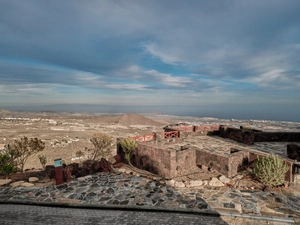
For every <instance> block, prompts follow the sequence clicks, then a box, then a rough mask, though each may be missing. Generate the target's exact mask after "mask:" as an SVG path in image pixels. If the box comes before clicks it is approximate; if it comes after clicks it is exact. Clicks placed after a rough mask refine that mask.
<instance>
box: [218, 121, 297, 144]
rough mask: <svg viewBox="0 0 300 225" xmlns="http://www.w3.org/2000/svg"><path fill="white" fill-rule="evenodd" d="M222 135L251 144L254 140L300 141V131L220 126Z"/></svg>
mask: <svg viewBox="0 0 300 225" xmlns="http://www.w3.org/2000/svg"><path fill="white" fill-rule="evenodd" d="M219 131H220V134H219V135H220V137H223V138H229V139H231V140H234V141H237V142H240V143H244V144H248V145H251V144H253V143H254V142H272V141H273V142H275V141H276V142H292V141H300V132H262V131H256V130H247V129H244V130H243V129H237V128H232V127H227V126H223V125H221V126H220V130H219Z"/></svg>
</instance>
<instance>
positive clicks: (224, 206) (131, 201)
mask: <svg viewBox="0 0 300 225" xmlns="http://www.w3.org/2000/svg"><path fill="white" fill-rule="evenodd" d="M1 201H2V202H6V203H9V202H12V201H21V202H41V203H59V204H60V203H61V204H73V205H78V206H80V205H103V206H107V207H109V206H111V207H118V208H133V209H148V208H151V209H157V210H159V209H168V210H181V211H193V212H199V213H216V212H225V213H236V214H247V215H254V216H273V217H282V218H287V217H294V218H300V198H299V197H295V196H286V195H276V194H274V193H272V192H262V191H254V190H235V189H231V188H229V187H209V186H202V187H198V188H177V189H176V188H174V187H171V186H167V185H165V184H162V183H160V182H159V181H153V180H149V179H146V178H143V177H140V176H132V175H129V174H123V173H120V172H115V173H97V174H94V175H88V176H86V177H80V178H77V179H73V180H72V181H71V182H69V183H65V184H62V185H58V186H56V185H51V186H45V187H8V186H6V187H0V202H1Z"/></svg>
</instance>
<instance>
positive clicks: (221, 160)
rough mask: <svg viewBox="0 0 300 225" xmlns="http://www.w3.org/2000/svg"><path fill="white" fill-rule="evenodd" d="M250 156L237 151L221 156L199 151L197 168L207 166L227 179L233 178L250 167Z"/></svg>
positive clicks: (197, 153) (197, 152)
mask: <svg viewBox="0 0 300 225" xmlns="http://www.w3.org/2000/svg"><path fill="white" fill-rule="evenodd" d="M248 154H249V153H248V152H245V151H237V152H234V153H232V154H228V155H221V154H217V153H213V152H208V151H205V150H202V149H198V150H197V151H196V164H197V166H200V165H205V166H207V167H208V168H210V169H214V170H217V171H218V172H219V173H221V174H223V175H225V176H227V177H233V176H235V175H236V174H237V173H238V172H240V171H242V170H244V167H246V166H247V165H248V157H249V155H248Z"/></svg>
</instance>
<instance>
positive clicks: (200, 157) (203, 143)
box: [117, 124, 300, 182]
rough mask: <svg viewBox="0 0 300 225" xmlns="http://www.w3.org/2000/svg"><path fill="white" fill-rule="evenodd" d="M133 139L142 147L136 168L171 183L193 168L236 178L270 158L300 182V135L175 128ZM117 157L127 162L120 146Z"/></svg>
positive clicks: (288, 177) (222, 128) (136, 156)
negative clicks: (261, 159)
mask: <svg viewBox="0 0 300 225" xmlns="http://www.w3.org/2000/svg"><path fill="white" fill-rule="evenodd" d="M132 138H133V139H135V140H136V141H137V143H138V148H137V150H136V151H135V152H134V154H133V155H132V164H133V165H134V166H136V167H137V168H140V169H143V170H147V171H150V172H152V173H155V174H158V175H160V176H163V177H165V178H167V179H171V178H174V177H178V176H182V175H187V174H189V173H190V171H189V168H190V166H193V165H195V166H197V167H199V168H202V169H209V170H216V171H218V172H219V173H221V174H223V175H225V176H227V177H233V176H235V175H237V174H238V173H239V172H241V171H243V170H245V169H247V168H248V167H251V166H252V164H253V162H254V160H255V159H257V158H258V157H263V156H266V155H268V154H275V155H278V156H279V157H280V158H282V159H283V160H284V161H285V162H286V164H287V165H288V166H289V170H288V172H287V173H286V180H287V181H289V182H297V180H298V179H299V175H298V170H299V169H298V166H299V164H298V161H299V160H300V147H299V142H300V132H278V131H276V132H267V131H261V130H256V129H252V128H249V127H242V126H241V127H240V128H239V129H238V128H232V127H227V126H223V125H218V124H216V125H210V126H194V125H192V126H191V125H188V124H175V125H169V126H167V127H164V131H163V132H156V133H152V134H146V135H143V136H135V137H132ZM121 140H122V138H118V139H117V143H119V142H120V141H121ZM117 153H118V155H119V156H120V157H121V158H122V159H123V160H124V154H123V151H122V149H121V146H120V144H118V145H117ZM298 182H299V180H298Z"/></svg>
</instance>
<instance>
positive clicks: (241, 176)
mask: <svg viewBox="0 0 300 225" xmlns="http://www.w3.org/2000/svg"><path fill="white" fill-rule="evenodd" d="M243 177H244V175H242V174H240V175H236V176H235V177H234V179H235V180H240V179H242V178H243Z"/></svg>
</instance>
